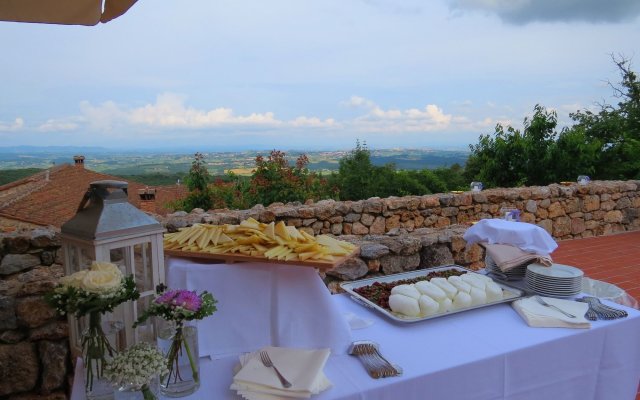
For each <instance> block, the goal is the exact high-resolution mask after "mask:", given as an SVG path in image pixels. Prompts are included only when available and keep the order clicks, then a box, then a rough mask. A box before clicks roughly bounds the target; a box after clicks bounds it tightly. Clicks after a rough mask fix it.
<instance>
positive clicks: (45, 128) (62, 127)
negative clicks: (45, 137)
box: [38, 119, 79, 132]
mask: <svg viewBox="0 0 640 400" xmlns="http://www.w3.org/2000/svg"><path fill="white" fill-rule="evenodd" d="M78 127H79V125H78V123H77V122H75V121H72V120H66V119H48V120H47V121H46V122H45V123H43V124H41V125H40V126H38V131H40V132H60V131H73V130H76V129H78Z"/></svg>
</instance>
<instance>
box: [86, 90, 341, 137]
mask: <svg viewBox="0 0 640 400" xmlns="http://www.w3.org/2000/svg"><path fill="white" fill-rule="evenodd" d="M185 103H186V97H185V96H181V95H178V94H175V93H164V94H161V95H159V96H158V97H157V99H156V102H155V103H151V104H146V105H144V106H142V107H136V108H129V109H127V108H126V107H124V106H119V105H117V104H116V103H114V102H113V101H108V102H105V103H103V104H101V105H98V106H94V105H91V104H90V103H88V102H83V103H82V104H81V105H80V108H81V111H82V114H83V116H82V117H81V120H83V121H84V122H85V123H87V124H88V125H89V126H90V127H92V128H94V129H96V130H100V131H112V130H113V129H114V127H115V126H116V125H118V126H121V125H132V126H146V127H149V128H156V129H158V128H159V129H164V128H182V129H200V128H224V127H234V126H235V127H237V126H244V127H247V128H283V129H284V128H288V127H293V128H300V127H304V128H331V127H336V126H339V124H338V123H337V122H336V120H335V119H334V118H326V119H321V118H318V117H315V116H298V117H296V118H294V119H292V120H281V119H279V118H277V117H276V115H275V113H273V112H271V111H267V112H254V113H250V114H247V115H237V114H236V113H235V112H234V110H233V109H232V108H228V107H218V108H213V109H210V110H206V109H205V110H201V109H197V108H194V107H189V106H187V105H186V104H185Z"/></svg>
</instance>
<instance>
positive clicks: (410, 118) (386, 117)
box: [349, 96, 453, 133]
mask: <svg viewBox="0 0 640 400" xmlns="http://www.w3.org/2000/svg"><path fill="white" fill-rule="evenodd" d="M349 103H351V104H354V105H363V106H366V107H367V108H368V109H369V111H368V112H367V114H365V115H362V116H359V117H357V118H355V119H354V120H353V121H352V124H353V126H354V127H355V128H356V129H358V130H361V131H367V132H389V133H393V132H430V131H441V130H446V129H447V128H448V127H449V126H450V124H451V121H452V120H453V116H452V115H451V114H445V113H444V112H443V111H442V108H440V107H438V106H437V105H435V104H428V105H426V106H425V107H424V108H423V109H418V108H409V109H405V110H400V109H388V110H385V109H383V108H381V107H380V106H378V105H376V104H375V103H374V102H373V101H371V100H368V99H365V98H362V97H358V96H352V97H351V99H350V100H349Z"/></svg>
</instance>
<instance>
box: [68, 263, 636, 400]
mask: <svg viewBox="0 0 640 400" xmlns="http://www.w3.org/2000/svg"><path fill="white" fill-rule="evenodd" d="M167 278H168V279H167V283H168V285H169V286H170V287H173V288H187V289H190V290H204V289H206V290H209V291H211V292H212V293H213V295H214V296H215V297H216V299H217V300H218V301H219V303H218V308H219V311H218V312H216V313H214V315H213V316H211V317H208V318H207V319H205V320H203V321H199V322H198V328H199V342H200V347H201V353H200V355H201V358H200V367H201V377H202V381H201V387H200V389H199V390H198V391H197V392H195V393H194V394H192V395H190V396H187V397H184V398H185V399H189V400H195V399H216V400H218V399H236V400H239V399H241V397H239V396H238V395H237V394H236V393H235V392H234V391H232V390H230V389H229V386H230V384H231V382H232V380H233V375H234V368H235V367H236V365H237V364H238V355H239V354H241V353H243V352H249V351H255V350H257V349H259V348H261V347H263V346H267V345H274V346H289V347H299V348H330V349H331V356H330V357H329V360H328V361H327V364H326V366H325V370H324V371H325V374H326V376H327V377H328V379H329V380H330V381H331V382H332V384H333V387H332V388H330V389H328V390H326V391H324V392H322V393H320V394H319V395H317V396H313V398H315V399H318V400H370V399H380V400H382V399H427V398H428V399H433V400H440V399H442V400H497V399H508V400H539V399H554V400H573V399H575V400H584V399H594V400H627V399H628V400H633V399H635V395H636V391H637V388H638V383H639V381H640V340H638V338H639V337H640V311H638V310H636V309H633V308H627V307H624V306H620V305H617V304H611V305H613V306H615V307H618V308H624V309H625V310H626V311H627V312H628V313H629V316H628V317H627V318H625V319H618V320H613V321H595V322H592V327H591V328H590V329H568V328H531V327H529V326H527V325H526V324H525V322H524V321H523V320H522V318H521V317H520V316H519V315H518V314H517V313H516V312H515V311H514V310H513V309H512V307H511V306H510V305H509V304H508V303H505V304H498V305H494V306H491V307H487V308H481V309H475V310H469V311H466V312H461V313H457V314H452V315H448V316H445V317H441V318H434V319H430V320H426V321H422V322H417V323H398V322H393V321H391V320H390V319H388V318H386V317H384V316H382V315H381V314H378V313H377V312H375V311H373V310H370V309H368V308H364V307H362V306H361V305H359V304H357V303H355V302H354V301H352V300H351V299H350V298H349V297H348V296H347V295H333V296H332V295H330V294H329V292H328V291H327V290H326V287H325V286H324V283H323V282H322V280H321V279H320V277H319V276H318V274H317V273H315V272H314V271H313V269H311V268H300V267H299V268H296V267H294V266H289V265H273V264H268V265H264V264H259V263H242V264H233V265H225V264H202V263H201V262H200V263H197V262H192V261H189V260H184V259H176V258H171V259H170V261H169V263H168V271H167ZM238 285H239V286H238ZM346 315H350V316H351V317H353V316H354V315H355V316H356V317H357V318H359V319H361V320H366V321H368V322H371V323H372V324H371V325H370V326H368V327H366V328H363V329H354V330H350V329H349V325H348V323H347V318H346ZM355 340H372V341H375V342H377V343H379V345H380V349H381V351H382V353H383V355H384V356H385V357H387V358H388V359H389V360H390V361H391V362H393V363H395V364H397V365H399V366H400V367H402V369H403V371H404V373H403V375H402V376H399V377H392V378H384V379H372V378H371V377H370V376H369V375H368V374H367V373H366V371H365V369H364V368H363V366H362V365H361V363H360V361H359V360H358V359H357V358H356V357H353V356H350V355H348V354H347V349H348V346H349V344H350V343H351V341H355ZM79 365H81V363H80V364H79ZM83 385H84V379H83V376H82V373H81V369H80V371H76V379H75V382H74V390H73V395H72V399H83V398H84V396H83V394H84V393H83V390H82V388H83Z"/></svg>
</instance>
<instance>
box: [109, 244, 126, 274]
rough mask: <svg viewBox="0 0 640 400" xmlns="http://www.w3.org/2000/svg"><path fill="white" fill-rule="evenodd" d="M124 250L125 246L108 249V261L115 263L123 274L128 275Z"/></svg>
mask: <svg viewBox="0 0 640 400" xmlns="http://www.w3.org/2000/svg"><path fill="white" fill-rule="evenodd" d="M126 250H127V249H126V248H125V247H118V248H115V249H111V250H109V262H111V263H113V264H115V265H117V266H118V268H120V271H122V273H123V274H124V275H129V274H131V272H130V271H129V269H128V268H127V261H126Z"/></svg>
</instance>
